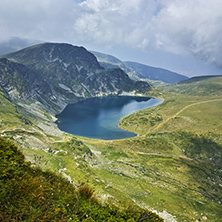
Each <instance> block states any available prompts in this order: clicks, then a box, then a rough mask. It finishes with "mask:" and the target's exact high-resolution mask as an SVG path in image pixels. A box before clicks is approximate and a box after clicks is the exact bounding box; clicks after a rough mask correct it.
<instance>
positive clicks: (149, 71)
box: [92, 51, 188, 83]
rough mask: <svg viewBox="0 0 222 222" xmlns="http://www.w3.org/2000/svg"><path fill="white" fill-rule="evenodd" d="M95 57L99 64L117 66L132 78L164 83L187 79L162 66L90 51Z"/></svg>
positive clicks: (110, 66) (108, 66)
mask: <svg viewBox="0 0 222 222" xmlns="http://www.w3.org/2000/svg"><path fill="white" fill-rule="evenodd" d="M92 53H93V54H94V55H95V56H96V57H97V59H98V61H99V63H100V65H101V66H103V67H105V68H115V67H119V68H121V69H123V70H124V72H126V73H127V74H128V75H129V76H130V78H132V79H134V80H141V79H142V80H147V81H150V80H151V81H162V82H164V83H176V82H179V81H182V80H186V79H188V77H187V76H184V75H181V74H178V73H176V72H172V71H169V70H167V69H163V68H156V67H152V66H148V65H143V64H140V63H137V62H125V61H121V60H120V59H118V58H116V57H114V56H112V55H107V54H104V53H100V52H95V51H92Z"/></svg>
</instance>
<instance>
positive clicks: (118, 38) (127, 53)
mask: <svg viewBox="0 0 222 222" xmlns="http://www.w3.org/2000/svg"><path fill="white" fill-rule="evenodd" d="M11 37H19V38H25V39H35V40H40V41H47V42H49V41H50V42H67V43H71V44H73V45H82V46H84V47H86V48H87V49H88V50H94V51H99V52H103V53H106V54H111V55H114V56H116V57H117V58H119V59H121V60H124V61H129V60H130V61H136V62H140V63H143V64H147V65H151V66H156V67H163V68H167V69H170V70H172V71H177V72H179V73H181V74H184V75H187V76H194V75H201V74H204V75H206V74H222V0H186V1H181V0H32V1H30V0H1V1H0V42H5V41H7V40H9V39H10V38H11Z"/></svg>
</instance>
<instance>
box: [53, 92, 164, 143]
mask: <svg viewBox="0 0 222 222" xmlns="http://www.w3.org/2000/svg"><path fill="white" fill-rule="evenodd" d="M162 101H163V100H162V99H155V98H148V97H136V96H110V97H98V98H91V99H86V100H84V101H81V102H78V103H75V104H71V105H68V106H67V107H66V108H65V109H64V110H63V112H62V113H60V114H59V115H58V116H57V118H58V127H59V129H60V130H62V131H65V132H67V133H70V134H73V135H77V136H84V137H90V138H98V139H105V140H113V139H123V138H129V137H134V136H136V134H135V133H132V132H128V131H125V130H123V129H121V128H119V127H118V123H119V121H120V119H121V118H122V117H124V116H126V115H129V114H131V113H133V112H136V111H139V110H142V109H145V108H149V107H153V106H156V105H158V104H160V103H161V102H162Z"/></svg>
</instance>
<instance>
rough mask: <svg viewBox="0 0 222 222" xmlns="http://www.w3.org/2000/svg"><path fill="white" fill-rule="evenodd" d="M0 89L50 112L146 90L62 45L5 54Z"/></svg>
mask: <svg viewBox="0 0 222 222" xmlns="http://www.w3.org/2000/svg"><path fill="white" fill-rule="evenodd" d="M0 86H1V88H2V90H3V91H4V92H5V94H6V95H8V97H9V98H10V99H11V100H13V101H17V100H18V101H23V102H26V103H27V102H28V101H29V100H32V101H38V102H40V103H41V104H42V105H43V106H44V107H45V108H47V110H50V111H51V112H52V113H57V112H59V111H61V110H62V109H63V108H64V107H65V106H66V105H67V104H68V103H73V102H75V101H78V100H81V99H84V98H89V97H95V96H104V95H121V94H124V95H125V94H130V95H131V94H133V95H135V94H138V93H140V94H143V93H145V92H147V91H148V90H149V89H150V86H149V84H148V83H146V82H142V81H134V80H132V79H130V78H129V76H128V75H127V74H126V73H124V71H123V70H121V69H120V68H114V69H105V68H103V67H102V66H101V65H100V64H99V63H98V61H97V59H96V57H95V56H94V55H93V54H92V53H90V52H88V51H87V50H86V49H85V48H83V47H77V46H73V45H70V44H63V43H61V44H60V43H45V44H39V45H34V46H32V47H29V48H25V49H22V50H20V51H17V52H14V53H11V54H8V55H5V56H4V58H1V59H0Z"/></svg>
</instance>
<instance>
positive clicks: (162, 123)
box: [152, 99, 222, 131]
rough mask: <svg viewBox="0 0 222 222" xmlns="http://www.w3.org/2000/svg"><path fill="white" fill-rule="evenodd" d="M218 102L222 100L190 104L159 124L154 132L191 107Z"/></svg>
mask: <svg viewBox="0 0 222 222" xmlns="http://www.w3.org/2000/svg"><path fill="white" fill-rule="evenodd" d="M217 101H222V99H213V100H206V101H201V102H196V103H192V104H189V105H187V106H185V107H184V108H183V109H181V110H180V111H178V112H177V113H176V114H175V115H173V116H171V117H169V118H168V119H166V120H165V121H163V122H161V123H160V124H158V125H157V126H156V127H154V128H153V129H152V130H154V131H155V130H157V129H159V128H160V127H162V126H163V125H164V124H165V123H167V122H168V121H169V120H170V119H174V118H175V117H176V116H178V115H179V114H180V113H182V112H183V111H184V110H185V109H188V108H190V107H191V106H196V105H200V104H203V103H210V102H217Z"/></svg>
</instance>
